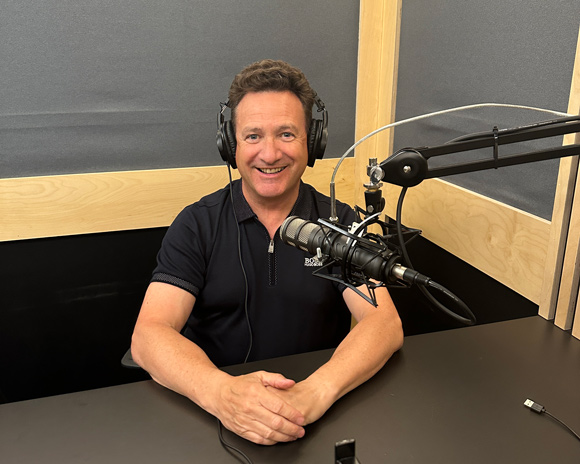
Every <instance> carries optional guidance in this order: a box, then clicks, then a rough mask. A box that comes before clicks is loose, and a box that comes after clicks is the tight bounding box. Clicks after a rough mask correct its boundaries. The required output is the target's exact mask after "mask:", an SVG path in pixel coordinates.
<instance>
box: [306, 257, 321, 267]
mask: <svg viewBox="0 0 580 464" xmlns="http://www.w3.org/2000/svg"><path fill="white" fill-rule="evenodd" d="M320 266H322V262H321V261H320V260H319V259H318V258H317V257H316V256H313V257H312V258H304V267H320Z"/></svg>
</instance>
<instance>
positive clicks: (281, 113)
mask: <svg viewBox="0 0 580 464" xmlns="http://www.w3.org/2000/svg"><path fill="white" fill-rule="evenodd" d="M235 118H236V120H235V128H236V142H237V147H236V164H237V166H238V170H239V171H240V175H241V177H242V189H243V192H244V195H245V197H246V200H248V202H249V203H250V205H252V204H255V202H258V204H264V203H270V204H271V203H272V202H273V201H282V202H283V201H284V200H287V201H292V202H293V201H295V200H296V198H297V197H298V190H299V186H300V178H301V177H302V174H303V173H304V170H305V169H306V165H307V163H308V147H307V139H308V137H307V132H306V121H305V117H304V110H303V108H302V104H301V103H300V100H299V99H298V97H297V96H296V95H294V94H293V93H292V92H289V91H284V92H252V93H249V94H247V95H246V96H244V98H242V100H241V101H240V103H239V104H238V106H237V108H236V115H235Z"/></svg>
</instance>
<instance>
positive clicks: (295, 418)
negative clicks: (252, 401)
mask: <svg viewBox="0 0 580 464" xmlns="http://www.w3.org/2000/svg"><path fill="white" fill-rule="evenodd" d="M260 405H261V406H263V407H264V408H265V409H266V410H267V411H268V412H269V413H271V414H272V416H270V417H266V420H268V421H269V422H266V424H267V425H269V426H271V427H272V428H277V427H276V425H277V420H278V419H277V418H281V419H284V420H285V421H284V422H289V423H290V424H292V425H293V426H297V427H300V428H301V426H302V425H304V424H305V417H304V414H302V412H300V411H299V410H298V409H296V408H295V407H294V406H292V405H291V404H289V403H287V402H286V401H284V400H283V399H282V398H281V397H280V396H278V395H277V394H276V393H275V392H272V391H268V392H267V394H266V395H264V396H263V397H262V398H261V399H260ZM272 421H275V422H272ZM293 429H294V430H296V428H295V427H294V428H293ZM286 433H288V432H286ZM290 433H293V432H290Z"/></svg>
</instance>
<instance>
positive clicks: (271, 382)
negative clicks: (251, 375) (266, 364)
mask: <svg viewBox="0 0 580 464" xmlns="http://www.w3.org/2000/svg"><path fill="white" fill-rule="evenodd" d="M257 374H259V376H260V379H261V381H262V385H264V386H266V387H268V386H269V387H275V388H279V389H282V390H285V389H287V388H290V387H293V386H294V385H295V384H296V382H295V381H294V380H292V379H287V378H286V377H284V376H283V375H282V374H278V373H274V372H266V371H260V372H257Z"/></svg>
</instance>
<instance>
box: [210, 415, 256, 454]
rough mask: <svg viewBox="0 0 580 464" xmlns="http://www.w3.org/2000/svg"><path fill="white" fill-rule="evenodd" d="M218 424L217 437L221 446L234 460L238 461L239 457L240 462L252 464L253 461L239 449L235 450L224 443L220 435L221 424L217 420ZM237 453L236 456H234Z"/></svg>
mask: <svg viewBox="0 0 580 464" xmlns="http://www.w3.org/2000/svg"><path fill="white" fill-rule="evenodd" d="M217 423H218V437H219V439H220V443H221V444H222V446H223V447H224V448H225V449H226V450H227V451H228V452H230V453H231V454H232V456H234V457H235V458H237V459H238V460H240V457H241V458H242V459H241V460H240V461H241V462H246V463H247V464H253V461H252V460H251V459H250V458H249V457H248V456H247V455H246V454H245V453H244V452H243V451H242V450H240V449H238V448H236V447H235V446H233V445H230V444H229V443H228V442H227V441H225V439H224V436H223V434H222V423H221V421H220V420H219V419H218V420H217ZM235 453H238V454H235Z"/></svg>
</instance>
